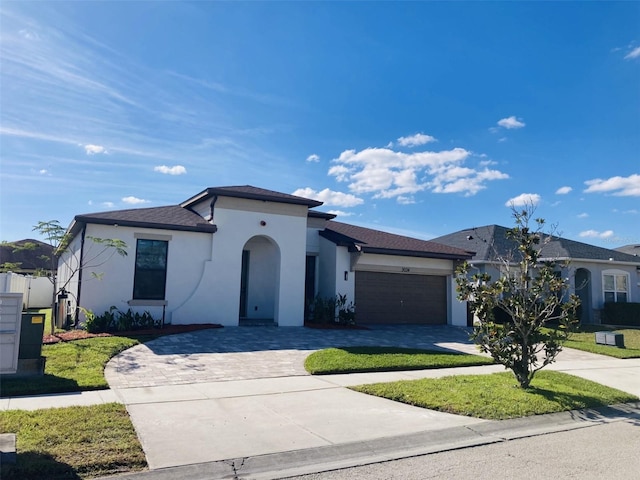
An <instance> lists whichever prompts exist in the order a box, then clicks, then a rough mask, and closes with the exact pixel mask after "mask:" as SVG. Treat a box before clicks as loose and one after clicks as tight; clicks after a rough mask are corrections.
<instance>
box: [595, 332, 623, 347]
mask: <svg viewBox="0 0 640 480" xmlns="http://www.w3.org/2000/svg"><path fill="white" fill-rule="evenodd" d="M596 343H599V344H601V345H611V346H614V347H620V348H624V335H622V334H621V333H616V332H596Z"/></svg>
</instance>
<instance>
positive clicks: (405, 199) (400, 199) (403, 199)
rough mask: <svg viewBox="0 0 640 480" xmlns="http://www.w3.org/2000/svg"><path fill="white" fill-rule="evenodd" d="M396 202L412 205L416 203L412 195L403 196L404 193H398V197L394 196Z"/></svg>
mask: <svg viewBox="0 0 640 480" xmlns="http://www.w3.org/2000/svg"><path fill="white" fill-rule="evenodd" d="M396 202H398V203H399V204H400V205H412V204H414V203H416V200H415V198H413V197H412V196H410V197H405V196H404V195H398V198H396Z"/></svg>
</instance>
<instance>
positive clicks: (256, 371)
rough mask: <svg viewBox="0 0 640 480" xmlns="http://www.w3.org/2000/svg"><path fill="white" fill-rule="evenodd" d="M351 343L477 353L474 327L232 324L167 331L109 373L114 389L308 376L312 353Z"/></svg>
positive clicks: (132, 352)
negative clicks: (471, 332) (331, 327)
mask: <svg viewBox="0 0 640 480" xmlns="http://www.w3.org/2000/svg"><path fill="white" fill-rule="evenodd" d="M347 346H396V347H407V348H430V349H450V350H457V351H464V352H467V353H477V350H476V349H475V347H474V346H473V345H472V344H471V343H470V341H469V330H468V329H466V328H462V327H449V326H415V325H411V326H408V325H407V326H377V327H372V328H371V329H369V330H337V329H336V330H324V329H313V328H300V327H288V328H284V327H282V328H277V327H229V328H218V329H210V330H200V331H197V332H192V333H185V334H179V335H168V336H166V337H161V338H158V339H156V340H153V341H151V342H148V343H146V344H144V345H137V346H135V347H133V348H131V349H129V350H126V351H124V352H122V353H120V354H119V355H117V356H116V357H114V358H113V359H111V361H110V362H109V363H108V364H107V367H106V369H105V377H106V379H107V381H108V382H109V385H110V386H111V387H112V388H129V387H153V386H162V385H181V384H190V383H206V382H215V381H229V380H249V379H258V378H273V377H288V376H299V375H307V372H306V371H305V370H304V360H305V358H306V357H307V356H308V355H309V354H311V353H312V352H313V351H315V350H320V349H323V348H329V347H347Z"/></svg>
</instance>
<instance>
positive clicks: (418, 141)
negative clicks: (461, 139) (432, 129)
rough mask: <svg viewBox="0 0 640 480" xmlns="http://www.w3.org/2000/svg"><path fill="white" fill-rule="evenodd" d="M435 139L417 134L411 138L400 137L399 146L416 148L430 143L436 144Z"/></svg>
mask: <svg viewBox="0 0 640 480" xmlns="http://www.w3.org/2000/svg"><path fill="white" fill-rule="evenodd" d="M435 141H436V139H435V137H432V136H431V135H425V134H424V133H416V134H415V135H411V136H409V137H400V138H399V139H398V145H400V146H402V147H416V146H418V145H425V144H427V143H429V142H435Z"/></svg>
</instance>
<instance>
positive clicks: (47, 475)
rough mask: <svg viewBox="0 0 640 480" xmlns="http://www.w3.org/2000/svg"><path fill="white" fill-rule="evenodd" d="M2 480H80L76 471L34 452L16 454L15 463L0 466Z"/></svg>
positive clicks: (48, 456) (49, 457)
mask: <svg viewBox="0 0 640 480" xmlns="http://www.w3.org/2000/svg"><path fill="white" fill-rule="evenodd" d="M0 478H2V480H62V479H64V480H80V479H81V478H82V477H80V476H78V474H77V473H76V471H75V470H74V469H73V468H72V467H71V466H70V465H67V464H66V463H62V462H59V461H58V460H56V459H54V458H53V457H52V456H50V455H46V454H43V453H35V452H25V453H17V455H16V463H15V464H7V463H3V464H2V465H1V466H0Z"/></svg>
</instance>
